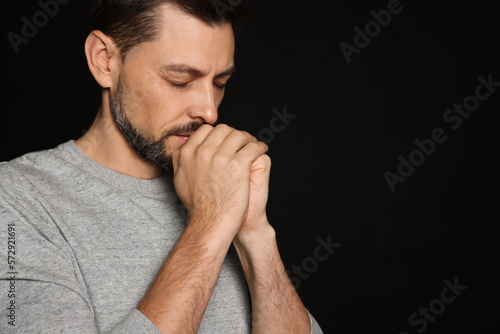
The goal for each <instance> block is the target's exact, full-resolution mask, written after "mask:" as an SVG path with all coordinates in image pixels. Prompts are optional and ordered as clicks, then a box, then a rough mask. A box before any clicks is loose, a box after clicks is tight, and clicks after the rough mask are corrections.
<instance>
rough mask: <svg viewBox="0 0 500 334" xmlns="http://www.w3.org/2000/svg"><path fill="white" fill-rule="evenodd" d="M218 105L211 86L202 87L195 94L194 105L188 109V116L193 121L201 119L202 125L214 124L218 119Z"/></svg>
mask: <svg viewBox="0 0 500 334" xmlns="http://www.w3.org/2000/svg"><path fill="white" fill-rule="evenodd" d="M218 104H219V103H217V101H216V97H215V91H214V88H213V86H212V85H210V87H206V85H203V88H202V89H200V91H199V92H197V96H196V98H195V100H194V105H193V106H192V107H191V108H190V111H189V113H188V115H189V116H190V117H191V118H193V119H195V118H201V119H203V123H208V124H214V123H215V122H216V121H217V117H218V114H217V108H218Z"/></svg>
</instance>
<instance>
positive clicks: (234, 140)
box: [219, 130, 257, 155]
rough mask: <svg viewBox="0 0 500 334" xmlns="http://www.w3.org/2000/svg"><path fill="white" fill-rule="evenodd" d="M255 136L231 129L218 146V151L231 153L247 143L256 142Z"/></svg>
mask: <svg viewBox="0 0 500 334" xmlns="http://www.w3.org/2000/svg"><path fill="white" fill-rule="evenodd" d="M256 141H257V138H255V137H254V136H252V135H251V134H249V133H248V132H245V131H237V130H235V131H233V132H231V133H229V134H228V135H227V137H226V138H224V140H223V141H222V142H221V144H220V146H219V152H223V153H226V154H228V155H232V154H235V153H237V152H238V151H240V150H241V149H242V148H243V147H245V145H247V144H248V143H252V142H256Z"/></svg>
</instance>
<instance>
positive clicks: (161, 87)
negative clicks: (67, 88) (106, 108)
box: [110, 4, 234, 168]
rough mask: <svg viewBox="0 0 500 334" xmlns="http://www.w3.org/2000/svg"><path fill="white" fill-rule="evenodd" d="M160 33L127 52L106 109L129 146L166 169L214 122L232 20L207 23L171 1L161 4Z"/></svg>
mask: <svg viewBox="0 0 500 334" xmlns="http://www.w3.org/2000/svg"><path fill="white" fill-rule="evenodd" d="M159 12H161V18H162V21H163V22H162V24H161V26H162V28H161V31H160V34H159V36H158V38H157V40H155V41H154V42H146V43H142V44H140V45H138V46H136V47H134V48H133V49H131V50H130V51H129V53H128V54H127V57H126V60H125V62H124V63H122V65H121V68H120V70H121V71H120V73H119V74H118V75H117V76H116V77H115V78H114V82H115V86H114V87H112V88H111V98H110V99H111V101H110V104H111V105H110V107H111V112H112V114H113V117H114V120H115V122H116V123H117V126H118V127H119V128H120V130H121V131H122V133H123V135H124V136H125V138H126V139H127V141H128V143H129V145H130V146H131V147H132V148H133V149H134V150H135V151H136V152H137V153H138V154H139V156H141V157H142V158H143V159H146V160H148V161H151V162H153V163H155V164H157V165H160V166H162V167H164V168H169V167H170V166H171V155H172V152H174V151H175V150H178V149H180V148H181V147H182V146H183V145H184V143H185V142H186V141H187V139H188V136H189V135H190V134H191V133H193V132H194V131H196V129H197V128H198V127H199V126H200V125H202V124H204V123H209V124H213V123H215V121H216V120H217V108H218V107H219V105H220V103H221V101H222V98H223V96H224V88H223V86H224V85H225V84H226V82H227V80H228V79H229V77H230V75H231V72H232V71H233V68H234V65H233V64H234V62H233V56H234V36H233V31H232V27H231V25H230V24H226V25H224V27H218V26H216V27H210V26H208V25H207V24H206V23H204V22H202V21H199V20H198V19H196V18H194V17H192V16H190V15H189V14H187V13H184V12H182V11H181V10H179V9H177V8H176V7H174V6H172V5H169V4H167V5H162V6H160V8H159Z"/></svg>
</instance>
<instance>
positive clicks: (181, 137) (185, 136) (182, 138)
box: [175, 135, 190, 142]
mask: <svg viewBox="0 0 500 334" xmlns="http://www.w3.org/2000/svg"><path fill="white" fill-rule="evenodd" d="M175 136H176V137H177V138H179V139H180V140H182V141H183V142H187V141H188V139H189V136H190V135H175Z"/></svg>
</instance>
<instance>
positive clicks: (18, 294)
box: [0, 165, 160, 334]
mask: <svg viewBox="0 0 500 334" xmlns="http://www.w3.org/2000/svg"><path fill="white" fill-rule="evenodd" d="M4 167H5V166H1V165H0V231H1V232H0V233H1V234H0V250H1V254H2V255H0V258H1V262H0V307H1V308H2V310H4V311H2V317H1V318H0V329H1V330H0V332H1V333H85V334H92V333H98V332H99V330H98V327H97V325H96V321H95V317H94V311H93V307H92V304H91V301H90V298H89V295H88V293H87V290H86V287H85V282H84V279H83V277H82V275H81V273H80V270H79V266H78V263H77V260H76V257H75V256H74V254H73V251H72V249H71V247H70V245H69V244H68V243H67V242H66V240H65V237H64V235H63V233H62V232H61V231H60V230H59V229H58V227H57V226H56V225H55V223H54V222H53V221H52V220H51V219H50V217H49V216H48V213H47V212H44V210H43V205H42V204H41V203H37V201H36V196H35V195H33V193H32V192H30V189H29V187H26V186H25V185H22V182H20V181H19V180H16V179H15V175H13V174H12V173H6V170H5V168H4ZM23 187H26V189H22V188H23ZM5 313H6V315H7V316H5ZM109 333H144V334H146V333H147V334H149V333H152V334H153V333H154V334H158V333H160V331H159V330H158V329H157V328H156V327H155V326H154V325H153V324H152V323H151V322H150V321H149V319H148V318H146V317H145V316H144V315H143V314H142V313H141V312H139V311H138V310H136V309H134V310H132V311H131V312H130V313H129V314H128V315H127V316H126V317H125V318H124V319H122V320H121V321H120V322H119V323H118V324H117V325H116V327H115V328H114V329H113V330H111V331H109Z"/></svg>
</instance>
